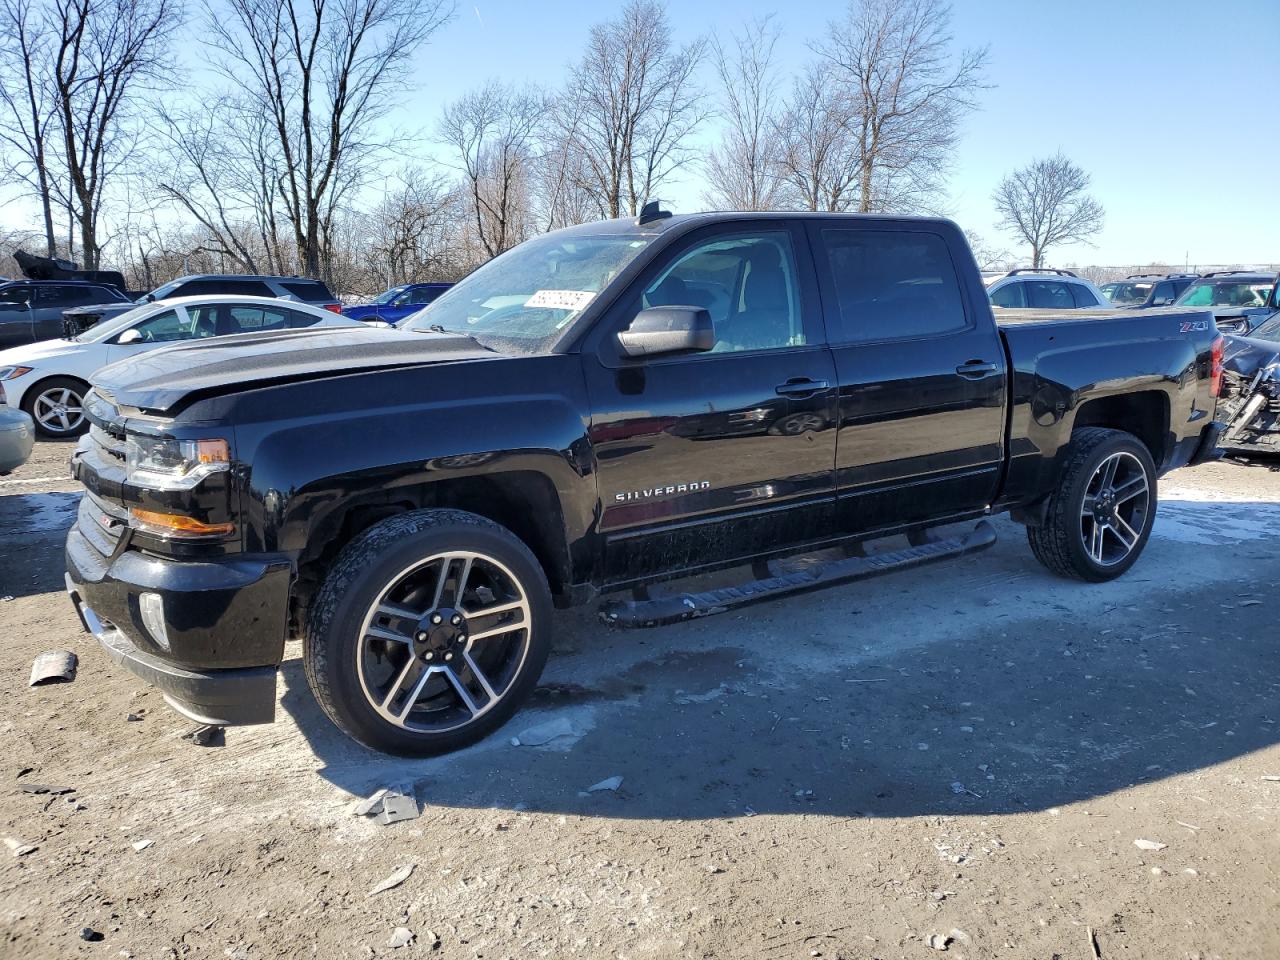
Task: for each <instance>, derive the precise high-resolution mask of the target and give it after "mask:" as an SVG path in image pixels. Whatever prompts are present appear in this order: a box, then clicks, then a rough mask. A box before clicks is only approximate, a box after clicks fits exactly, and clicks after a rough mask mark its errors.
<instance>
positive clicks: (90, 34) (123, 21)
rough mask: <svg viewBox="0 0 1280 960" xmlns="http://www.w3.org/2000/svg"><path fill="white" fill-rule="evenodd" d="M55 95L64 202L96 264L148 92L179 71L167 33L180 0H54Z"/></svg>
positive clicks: (91, 266) (176, 20)
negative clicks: (106, 215)
mask: <svg viewBox="0 0 1280 960" xmlns="http://www.w3.org/2000/svg"><path fill="white" fill-rule="evenodd" d="M47 21H48V22H47V29H48V32H49V35H50V38H51V39H50V47H51V50H50V55H51V56H52V76H51V81H50V82H51V84H52V96H53V100H54V109H55V111H56V117H57V121H56V122H57V135H58V138H59V140H60V144H59V146H60V147H61V150H60V151H59V154H60V155H59V160H60V162H61V163H62V164H63V166H64V171H63V172H64V174H65V177H66V180H65V188H62V187H61V186H60V185H59V184H58V182H57V181H54V184H55V189H56V190H61V191H62V200H63V202H64V203H65V205H66V207H67V209H68V211H69V212H70V214H71V217H72V219H73V220H74V221H75V227H76V231H77V232H78V233H79V239H80V256H81V259H82V260H83V263H84V267H85V269H86V270H96V269H97V268H98V265H99V264H98V260H99V251H100V238H99V235H98V234H99V220H100V216H101V213H102V208H103V205H104V203H105V201H106V198H107V193H108V189H109V187H110V186H111V182H112V180H113V179H114V178H115V177H116V175H117V174H118V173H119V172H120V164H121V162H122V161H123V160H124V159H125V158H127V156H128V154H129V152H130V149H131V147H132V146H133V144H134V143H135V141H136V135H137V133H138V130H137V127H136V125H135V124H134V122H133V121H135V120H136V107H137V104H138V101H139V99H140V98H141V96H142V95H143V94H144V93H151V92H152V91H153V90H154V88H155V87H156V86H157V85H162V84H164V83H166V82H167V81H168V80H169V79H170V78H171V77H172V74H173V65H172V63H171V60H170V45H169V39H170V37H171V35H172V34H173V32H174V31H175V30H176V29H177V27H178V26H179V25H180V23H181V10H180V8H179V7H178V6H177V2H176V0H50V2H49V5H48V15H47Z"/></svg>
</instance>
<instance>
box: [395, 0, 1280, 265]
mask: <svg viewBox="0 0 1280 960" xmlns="http://www.w3.org/2000/svg"><path fill="white" fill-rule="evenodd" d="M618 6H619V4H617V3H604V2H599V0H596V2H587V0H525V2H520V0H488V2H486V0H480V2H478V3H462V4H461V5H460V6H459V11H458V18H457V19H456V20H455V21H454V22H453V23H452V24H451V25H450V26H449V27H448V28H447V29H446V30H445V31H444V32H443V33H442V34H441V35H439V37H438V39H437V40H436V41H435V42H434V43H433V44H432V45H431V46H430V47H428V48H427V49H426V50H425V51H424V52H423V54H422V56H421V58H420V60H421V63H420V67H419V69H418V71H417V81H418V84H419V89H418V91H417V92H416V93H415V94H414V95H413V99H414V104H415V109H414V110H413V120H414V121H419V119H420V118H421V120H429V119H430V118H431V117H433V116H434V115H435V113H436V112H437V111H438V109H439V105H440V103H441V102H445V101H448V100H450V99H452V98H453V97H456V96H457V95H458V94H459V93H461V92H462V91H463V90H465V89H466V88H467V87H469V86H471V85H473V84H477V83H479V82H481V81H483V80H484V79H485V78H486V77H487V76H491V75H492V76H498V77H501V78H503V79H505V80H508V81H515V82H533V83H539V84H542V85H545V86H554V85H557V84H558V83H559V82H560V79H561V77H562V76H563V72H564V67H565V64H566V63H567V62H569V61H570V60H572V59H574V58H575V56H576V54H577V52H578V51H579V50H581V48H582V46H583V43H584V40H585V37H586V33H587V29H588V27H589V26H590V24H592V23H593V22H596V21H598V20H601V19H604V18H606V17H607V16H608V15H609V14H610V13H611V12H613V11H615V10H616V9H617V7H618ZM843 9H844V4H843V3H842V2H840V0H821V2H815V0H801V2H796V0H791V2H789V3H782V2H779V0H683V2H672V3H670V4H669V11H670V16H671V20H672V23H673V26H674V28H675V33H676V35H677V37H678V38H687V37H693V36H696V35H698V34H717V33H718V34H719V35H721V36H722V37H724V38H725V39H727V38H728V34H729V33H730V32H731V31H732V30H735V29H737V28H739V26H740V25H741V24H742V23H743V22H744V21H745V20H747V19H750V18H752V17H755V16H761V15H765V14H768V13H774V12H776V14H777V15H776V18H775V19H776V21H777V22H778V23H779V24H780V26H781V27H782V29H783V38H782V42H781V43H780V45H779V59H780V65H781V66H782V67H783V68H784V69H788V70H789V69H792V68H794V67H797V66H798V65H800V64H802V63H803V62H804V60H805V59H806V58H807V57H808V56H809V54H808V50H807V46H806V44H807V41H809V40H810V39H813V38H817V37H820V36H821V35H822V33H823V31H824V29H825V27H826V24H827V22H828V21H829V20H830V19H831V18H832V17H834V16H837V15H839V14H840V12H841V11H842V10H843ZM952 26H953V32H954V34H955V37H956V42H957V44H958V45H961V46H974V45H980V44H984V43H985V44H989V45H990V48H991V58H990V68H989V81H990V82H991V83H992V84H994V86H993V88H992V89H991V90H988V91H986V92H985V93H984V94H983V95H982V109H981V111H980V112H978V113H976V114H974V115H972V116H971V117H970V118H969V119H968V120H967V121H966V122H965V125H964V134H965V135H964V139H963V141H962V142H961V144H960V147H959V150H958V153H957V157H956V167H955V174H954V176H953V178H952V180H951V198H950V202H949V204H948V205H947V209H948V211H949V212H950V213H951V215H952V216H953V217H954V218H955V219H956V220H957V221H958V222H959V223H960V224H961V225H962V226H964V227H965V228H968V229H973V230H976V231H977V232H978V233H980V234H982V235H983V236H984V237H985V238H986V239H987V240H988V242H992V243H995V242H999V243H1000V245H1008V246H1012V245H1013V242H1012V240H1008V239H1005V238H1002V237H1000V236H999V235H998V232H997V230H996V229H995V226H994V222H995V219H996V218H995V214H994V212H993V209H992V205H991V201H990V196H991V191H992V189H993V188H994V187H995V185H996V183H997V182H998V181H999V179H1000V177H1001V176H1002V175H1003V174H1004V173H1005V172H1007V171H1008V170H1010V169H1012V168H1013V167H1016V166H1019V165H1022V164H1024V163H1026V162H1027V161H1028V160H1030V159H1031V158H1033V157H1037V156H1043V155H1046V154H1051V153H1053V152H1054V151H1056V150H1058V149H1059V148H1061V149H1062V150H1063V151H1064V152H1065V153H1066V154H1067V155H1068V156H1070V157H1071V158H1072V159H1073V160H1074V161H1075V162H1076V163H1078V164H1080V165H1081V166H1083V167H1084V168H1085V169H1086V170H1088V171H1089V172H1090V173H1091V174H1092V176H1093V186H1094V192H1095V194H1096V195H1097V197H1098V198H1099V199H1100V200H1101V201H1102V203H1103V205H1104V206H1105V207H1106V210H1107V225H1106V229H1105V231H1104V232H1103V233H1102V234H1101V236H1100V237H1098V238H1097V245H1096V247H1093V248H1090V247H1087V246H1076V247H1064V248H1060V249H1059V250H1058V251H1056V253H1054V254H1053V255H1052V259H1054V260H1055V261H1057V262H1060V263H1066V262H1068V261H1073V262H1078V263H1112V264H1128V263H1147V262H1156V261H1167V262H1172V263H1178V264H1180V263H1182V262H1183V259H1184V257H1189V258H1190V261H1191V263H1192V264H1195V263H1235V262H1255V261H1256V262H1264V263H1272V262H1280V230H1278V229H1277V224H1276V218H1275V216H1274V215H1273V213H1272V211H1273V210H1274V209H1275V204H1276V202H1277V197H1278V196H1280V123H1278V122H1277V121H1280V53H1277V51H1278V50H1280V2H1277V0H1222V2H1219V3H1214V4H1212V5H1208V4H1204V3H1189V2H1156V0H1148V2H1134V0H1112V2H1107V3H1103V2H1096V0H1077V2H1074V3H1072V4H1068V5H1063V4H1050V3H1043V2H1036V0H1030V2H1028V0H1023V2H1018V3H1014V2H994V0H986V2H965V0H957V2H955V4H954V15H953V21H952ZM705 79H706V81H707V82H708V85H710V83H711V80H712V78H711V75H710V71H706V76H705ZM406 119H408V118H407V117H406ZM703 138H704V139H705V140H707V141H708V142H710V141H711V140H712V139H713V138H714V131H713V130H710V129H709V130H708V131H706V133H705V134H704V135H703ZM699 192H700V191H699V189H698V184H697V183H696V181H694V180H693V178H688V180H687V182H686V183H684V184H681V185H679V186H678V187H677V188H676V189H673V190H668V191H666V193H667V194H668V196H669V199H670V200H671V201H672V202H673V203H674V204H675V205H676V206H677V208H679V209H686V210H687V209H691V208H693V207H696V206H697V205H698V197H699Z"/></svg>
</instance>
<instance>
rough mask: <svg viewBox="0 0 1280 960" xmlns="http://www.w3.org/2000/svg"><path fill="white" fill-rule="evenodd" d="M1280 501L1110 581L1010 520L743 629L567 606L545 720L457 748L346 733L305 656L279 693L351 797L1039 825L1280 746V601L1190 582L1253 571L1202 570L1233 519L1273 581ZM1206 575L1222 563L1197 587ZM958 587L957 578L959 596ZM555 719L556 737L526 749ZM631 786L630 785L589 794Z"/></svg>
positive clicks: (738, 621) (1173, 532)
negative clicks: (1046, 815)
mask: <svg viewBox="0 0 1280 960" xmlns="http://www.w3.org/2000/svg"><path fill="white" fill-rule="evenodd" d="M1224 506H1230V507H1231V508H1233V509H1230V510H1224ZM1236 508H1238V509H1236ZM1277 510H1278V508H1277V507H1276V505H1274V504H1257V503H1253V504H1232V505H1223V504H1206V503H1195V502H1187V503H1184V504H1182V505H1181V506H1180V507H1174V508H1172V509H1169V510H1168V511H1167V512H1166V519H1165V521H1164V526H1163V527H1162V528H1161V529H1160V537H1159V538H1158V539H1153V542H1152V545H1151V556H1149V557H1147V558H1144V564H1145V566H1142V565H1140V566H1139V567H1138V568H1136V569H1135V571H1134V572H1133V573H1131V574H1129V575H1128V576H1127V577H1125V578H1122V579H1121V580H1120V581H1116V582H1115V583H1113V584H1107V585H1102V586H1096V587H1085V586H1082V585H1079V584H1072V583H1065V584H1064V582H1063V581H1060V580H1055V579H1053V578H1050V577H1049V576H1048V575H1046V574H1042V573H1041V572H1040V571H1039V570H1038V568H1036V569H1032V568H1030V567H1028V562H1029V560H1028V557H1027V555H1026V554H1025V547H1024V546H1023V544H1021V543H1015V544H1008V543H1007V541H1008V540H1009V538H1010V535H1011V532H1012V528H1010V527H1008V526H1002V531H1001V532H1002V535H1003V536H1004V537H1005V538H1006V545H1002V546H1001V547H997V548H996V549H995V550H993V551H991V553H990V554H989V555H988V557H990V558H991V559H978V558H973V559H968V560H964V561H960V562H958V563H955V564H952V565H951V566H949V567H948V569H947V571H945V572H942V573H939V572H934V573H929V572H927V571H920V572H916V573H913V574H903V575H901V576H900V577H898V578H889V579H885V580H881V581H873V582H870V583H863V584H854V585H850V586H846V587H840V588H835V589H833V590H829V591H826V592H824V593H820V594H815V595H812V596H811V597H809V598H804V597H798V598H792V599H789V600H784V601H777V602H775V603H772V604H766V605H762V606H760V607H756V608H752V609H751V610H748V611H746V612H745V613H743V614H739V615H736V616H734V615H725V616H722V617H716V618H711V619H709V620H705V621H699V622H695V623H689V624H683V625H679V626H675V627H668V628H662V629H660V630H653V631H636V632H621V631H617V632H615V631H608V630H606V629H605V628H603V627H601V626H600V625H598V624H597V623H596V622H595V621H594V618H593V617H591V616H590V615H589V614H580V613H576V612H575V613H570V614H562V615H559V622H558V623H557V632H558V635H559V637H560V638H561V639H560V641H559V645H560V647H561V648H562V649H561V651H560V655H559V656H554V655H553V658H552V663H551V666H550V667H549V668H548V671H547V675H546V677H545V678H544V684H543V688H542V689H541V690H540V693H539V696H538V697H537V698H536V701H537V702H536V704H535V707H534V708H533V709H526V710H524V711H522V712H521V713H520V714H518V715H517V716H516V717H515V718H514V719H513V720H512V721H510V722H509V723H508V724H507V725H506V726H505V727H504V728H503V729H501V730H499V731H498V732H497V733H496V734H494V735H493V736H491V737H489V738H488V739H487V740H486V741H484V742H483V743H481V744H478V745H476V746H475V747H472V748H470V749H468V750H464V751H461V752H459V753H456V754H453V755H450V756H446V757H440V758H434V759H428V760H402V759H396V758H390V757H386V756H382V755H379V754H376V753H374V752H372V751H368V750H365V749H364V748H362V747H360V746H358V745H356V744H354V743H352V742H351V741H349V740H347V739H346V738H345V737H343V736H342V735H341V734H339V733H338V732H337V731H336V730H335V729H334V728H333V727H332V725H330V724H329V723H328V721H327V720H326V719H325V718H324V717H323V715H322V714H321V713H320V711H319V709H318V707H317V706H316V704H315V702H314V700H313V698H312V696H311V694H310V692H309V690H308V689H307V687H306V682H305V680H304V678H303V676H302V671H301V664H300V663H299V662H298V661H290V662H288V663H286V664H285V666H284V668H283V676H284V688H285V691H284V697H283V701H282V703H283V706H284V709H285V711H287V712H288V713H289V714H290V715H291V716H292V718H293V720H294V721H295V722H296V723H297V726H298V728H299V730H300V731H301V735H302V736H303V737H305V738H306V740H307V742H308V746H309V747H310V749H311V750H312V751H314V753H315V754H316V757H317V758H318V760H319V761H320V764H321V769H320V771H319V772H320V774H321V775H322V776H323V777H324V778H326V779H328V780H329V781H331V782H332V783H334V784H336V785H338V786H340V787H342V788H343V789H344V790H347V791H348V792H350V793H351V794H353V795H364V794H367V793H368V792H370V791H371V790H372V789H375V788H377V787H379V786H383V785H387V784H391V783H414V784H416V789H417V793H418V796H419V799H420V800H421V801H422V802H423V803H424V804H425V805H428V806H430V805H439V806H449V807H466V808H499V809H509V810H533V811H544V812H554V813H563V814H577V815H586V816H603V817H616V818H641V819H686V818H717V817H734V816H752V815H756V814H761V815H763V814H819V815H825V816H837V817H896V816H919V815H928V814H939V815H950V814H980V815H982V814H1002V813H1015V812H1022V811H1029V810H1044V809H1047V808H1052V807H1057V806H1062V805H1065V804H1069V803H1073V802H1077V801H1082V800H1087V799H1089V798H1093V797H1098V796H1103V795H1107V794H1110V793H1113V792H1115V791H1118V790H1122V789H1125V788H1127V787H1130V786H1133V785H1135V784H1139V783H1142V782H1144V781H1149V780H1157V779H1161V778H1165V777H1171V776H1175V775H1178V774H1181V773H1186V772H1189V771H1194V770H1200V769H1204V768H1206V767H1211V766H1213V765H1214V764H1217V763H1221V762H1223V761H1226V760H1229V759H1232V758H1234V757H1238V756H1241V755H1243V754H1246V753H1249V752H1251V751H1254V750H1258V749H1260V748H1263V747H1266V746H1270V745H1272V744H1274V743H1275V742H1276V741H1277V740H1278V739H1280V711H1277V708H1276V695H1277V692H1278V691H1280V682H1277V678H1276V676H1275V669H1274V667H1275V625H1274V624H1275V613H1274V611H1275V601H1274V600H1272V599H1271V598H1270V597H1269V596H1267V595H1266V594H1265V593H1264V592H1261V591H1260V589H1259V588H1255V592H1254V593H1249V589H1250V583H1249V578H1248V577H1241V578H1240V579H1239V581H1238V582H1236V583H1231V584H1230V585H1229V586H1228V587H1226V588H1223V587H1211V586H1200V587H1199V588H1198V589H1191V590H1188V589H1186V588H1185V587H1184V586H1182V585H1183V584H1188V583H1196V584H1205V583H1207V582H1210V581H1212V580H1219V581H1225V580H1228V579H1229V578H1228V577H1227V571H1228V566H1227V565H1228V564H1229V563H1231V562H1233V560H1232V557H1230V556H1226V557H1224V558H1221V559H1218V560H1213V561H1206V559H1205V554H1206V553H1208V552H1209V551H1206V550H1205V547H1204V545H1203V544H1205V543H1209V542H1218V541H1220V540H1221V537H1222V536H1224V534H1223V533H1222V531H1224V530H1226V531H1228V533H1227V534H1226V536H1229V537H1231V538H1233V541H1234V542H1235V543H1237V544H1242V545H1241V546H1238V547H1237V548H1235V560H1234V562H1237V563H1238V564H1239V566H1240V567H1241V569H1245V568H1246V567H1248V566H1249V565H1252V567H1253V569H1254V571H1255V574H1254V575H1256V576H1258V577H1259V584H1261V583H1262V582H1263V580H1265V578H1266V577H1267V576H1268V575H1269V574H1268V573H1267V571H1268V570H1270V571H1271V572H1274V570H1275V566H1274V565H1272V566H1271V567H1263V566H1262V565H1260V564H1259V563H1258V562H1257V561H1258V560H1265V559H1270V560H1273V561H1274V560H1276V559H1280V558H1277V555H1276V551H1275V547H1274V545H1273V544H1274V541H1264V540H1258V538H1257V537H1255V536H1252V535H1251V534H1250V533H1249V532H1248V531H1246V530H1245V527H1246V526H1247V525H1248V524H1249V523H1254V524H1257V523H1263V524H1266V523H1269V522H1272V521H1274V520H1276V519H1277V518H1276V517H1274V516H1272V514H1275V513H1277ZM1260 511H1261V514H1260ZM1232 524H1238V525H1244V526H1241V527H1240V529H1239V530H1237V531H1236V533H1234V534H1231V533H1230V531H1231V530H1232V529H1233V527H1232ZM1250 530H1252V532H1253V533H1256V532H1257V530H1256V529H1254V528H1250ZM1250 540H1253V541H1255V542H1252V543H1250V542H1249V541H1250ZM1207 562H1212V563H1222V564H1223V567H1222V568H1221V569H1218V570H1214V571H1212V573H1213V575H1212V576H1202V575H1200V574H1201V573H1203V572H1204V568H1205V565H1206V563H1207ZM1197 571H1198V572H1197ZM941 576H945V577H948V578H951V579H953V580H957V582H956V585H955V590H954V591H948V592H947V594H946V595H945V596H944V595H942V594H941V591H940V589H939V584H941V583H942V581H941V580H940V579H939V577H941ZM957 578H958V579H957ZM1005 583H1007V584H1009V586H1008V587H1007V588H1002V586H1001V585H1002V584H1005ZM1152 584H1154V585H1155V586H1156V589H1154V590H1153V589H1152V588H1151V586H1150V585H1152ZM975 585H976V588H977V589H976V590H975V589H974V587H975ZM943 589H945V586H944V587H943ZM953 594H954V595H953ZM895 609H896V610H898V611H900V612H901V616H900V617H897V618H895V617H894V615H893V612H894V610H895ZM600 677H604V678H605V679H603V680H600V679H598V678H600ZM593 678H595V679H593ZM549 722H550V723H554V724H556V727H555V728H552V731H551V732H554V731H555V730H557V729H558V730H559V733H560V735H559V736H558V737H556V738H555V739H552V740H551V741H550V742H548V743H546V744H544V745H541V746H529V745H528V744H527V743H524V742H522V743H521V745H519V746H515V745H512V742H511V741H512V738H517V739H520V738H521V737H522V734H524V733H525V732H526V731H530V730H531V729H535V732H538V731H537V730H536V728H540V727H543V725H545V724H547V723H549ZM540 732H541V733H543V734H545V733H547V732H549V731H548V730H547V729H545V728H543V729H542V730H541V731H540ZM524 739H525V740H526V741H527V740H530V739H540V738H539V737H537V736H530V737H525V738H524ZM616 776H621V777H622V783H621V786H620V787H619V788H618V789H616V790H607V789H603V790H597V791H591V790H589V788H590V787H591V786H592V785H594V784H598V783H600V782H601V781H604V780H606V779H607V778H610V777H616Z"/></svg>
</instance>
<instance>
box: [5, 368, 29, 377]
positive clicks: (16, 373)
mask: <svg viewBox="0 0 1280 960" xmlns="http://www.w3.org/2000/svg"><path fill="white" fill-rule="evenodd" d="M30 372H31V368H30V367H0V380H16V379H17V378H18V377H20V376H22V375H23V374H24V373H30Z"/></svg>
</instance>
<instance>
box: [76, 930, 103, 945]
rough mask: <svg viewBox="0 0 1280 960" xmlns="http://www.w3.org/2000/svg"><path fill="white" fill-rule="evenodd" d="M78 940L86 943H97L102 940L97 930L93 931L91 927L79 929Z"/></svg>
mask: <svg viewBox="0 0 1280 960" xmlns="http://www.w3.org/2000/svg"><path fill="white" fill-rule="evenodd" d="M80 939H81V940H84V941H86V942H88V943H97V942H98V941H100V940H102V939H104V938H103V935H102V934H101V933H99V932H98V931H97V930H95V929H93V927H81V928H80Z"/></svg>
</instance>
